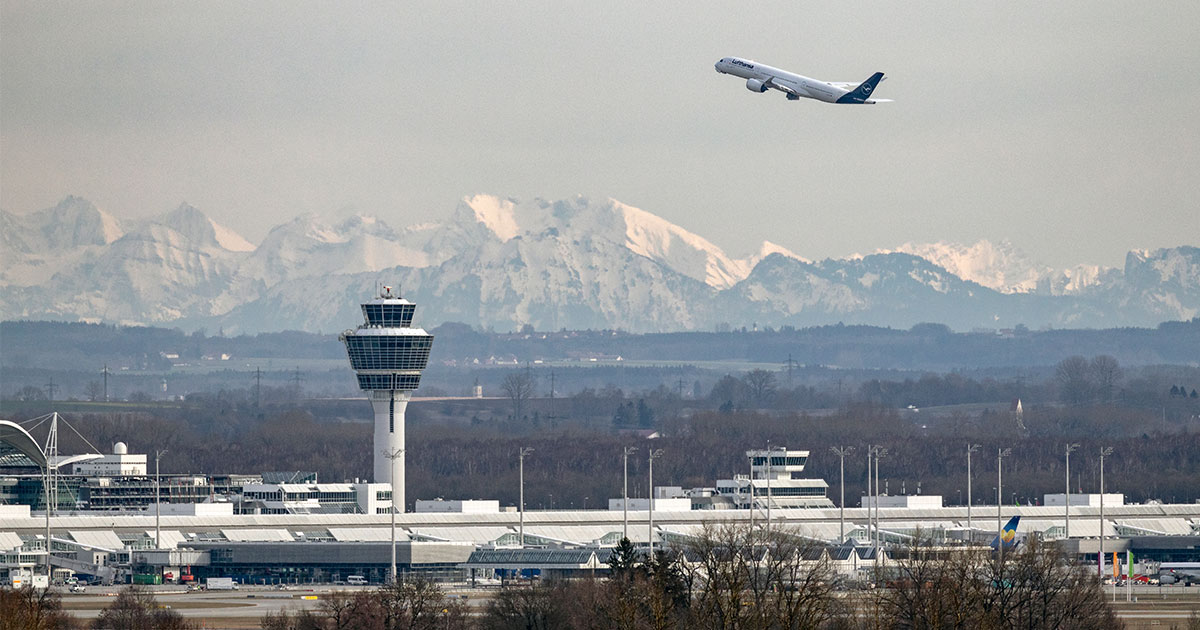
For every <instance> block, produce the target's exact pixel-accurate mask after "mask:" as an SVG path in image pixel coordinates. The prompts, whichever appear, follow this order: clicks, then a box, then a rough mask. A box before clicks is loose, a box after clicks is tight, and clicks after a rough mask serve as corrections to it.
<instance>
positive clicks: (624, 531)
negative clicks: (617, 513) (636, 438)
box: [621, 446, 637, 540]
mask: <svg viewBox="0 0 1200 630" xmlns="http://www.w3.org/2000/svg"><path fill="white" fill-rule="evenodd" d="M636 452H637V447H636V446H626V447H625V448H624V450H623V451H622V457H623V458H624V460H625V485H624V490H622V492H621V510H622V511H623V512H624V514H623V515H622V516H623V521H622V522H623V523H624V525H623V526H622V528H621V536H622V537H624V538H625V539H626V540H628V539H629V456H630V455H633V454H634V453H636Z"/></svg>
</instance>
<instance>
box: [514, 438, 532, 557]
mask: <svg viewBox="0 0 1200 630" xmlns="http://www.w3.org/2000/svg"><path fill="white" fill-rule="evenodd" d="M532 452H533V447H532V446H522V447H521V448H520V449H518V450H517V459H518V460H519V462H518V468H519V473H518V482H519V483H520V485H521V489H520V498H519V500H520V505H519V506H518V507H517V512H518V513H519V514H520V515H521V543H520V544H521V548H522V549H524V548H525V456H526V455H529V454H530V453H532Z"/></svg>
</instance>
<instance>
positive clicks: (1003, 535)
mask: <svg viewBox="0 0 1200 630" xmlns="http://www.w3.org/2000/svg"><path fill="white" fill-rule="evenodd" d="M1019 522H1021V515H1020V514H1018V515H1016V516H1014V517H1012V518H1011V519H1009V520H1008V523H1005V525H1004V529H1002V530H1000V535H999V536H996V537H995V538H993V539H992V549H999V548H1000V541H1001V540H1003V541H1004V548H1005V549H1012V548H1013V547H1016V546H1017V545H1018V544H1020V542H1021V541H1019V540H1017V523H1019Z"/></svg>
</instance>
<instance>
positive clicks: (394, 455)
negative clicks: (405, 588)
mask: <svg viewBox="0 0 1200 630" xmlns="http://www.w3.org/2000/svg"><path fill="white" fill-rule="evenodd" d="M403 454H404V449H402V448H398V449H395V450H391V451H385V452H384V454H383V456H384V457H386V458H387V459H388V461H389V462H391V464H392V479H395V478H396V470H395V469H396V460H398V459H400V456H401V455H403ZM391 496H392V500H391V501H390V505H389V507H388V512H390V513H391V517H392V533H391V536H392V573H391V579H392V584H395V583H396V578H397V575H396V488H395V486H393V487H392V493H391Z"/></svg>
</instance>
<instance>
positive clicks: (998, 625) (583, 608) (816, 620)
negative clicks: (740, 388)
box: [260, 525, 1120, 630]
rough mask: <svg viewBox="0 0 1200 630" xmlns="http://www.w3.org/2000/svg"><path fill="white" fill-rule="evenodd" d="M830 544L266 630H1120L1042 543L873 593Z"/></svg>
mask: <svg viewBox="0 0 1200 630" xmlns="http://www.w3.org/2000/svg"><path fill="white" fill-rule="evenodd" d="M827 551H829V550H828V549H826V548H825V547H823V546H822V545H820V544H818V543H815V542H812V541H811V540H808V539H805V538H802V537H800V536H797V535H794V534H793V533H792V532H789V531H786V530H782V531H781V530H775V531H771V532H766V531H764V530H763V529H761V528H760V529H751V528H748V527H745V526H738V525H716V526H710V527H708V528H706V529H705V530H703V531H702V532H700V533H699V534H698V535H697V536H696V537H695V539H693V540H692V541H690V542H688V543H686V544H682V545H679V546H673V547H670V548H668V549H666V550H661V551H659V552H657V553H656V554H655V555H654V556H653V557H647V556H646V555H645V554H640V553H639V552H638V551H636V550H635V549H634V548H633V546H632V545H631V544H630V543H629V541H628V540H623V541H622V542H621V544H620V546H618V547H617V549H616V550H615V551H614V553H613V555H612V558H611V560H610V563H609V567H610V570H609V576H608V578H607V579H596V578H586V579H580V580H572V581H565V580H542V581H537V582H534V583H533V584H530V585H518V586H509V587H506V588H504V589H502V590H501V591H500V592H498V593H497V594H496V595H495V596H494V597H492V598H491V599H490V600H488V602H487V603H486V604H485V605H484V606H483V607H482V609H481V610H477V611H475V614H473V615H470V614H467V613H468V609H467V608H466V607H465V606H464V605H463V604H462V603H461V602H460V601H459V600H455V599H452V598H449V597H447V596H446V594H445V592H444V591H442V590H441V589H440V588H438V587H437V586H436V585H435V584H433V583H431V582H429V581H427V580H425V579H423V578H419V577H417V578H409V579H406V580H404V581H402V582H400V583H397V584H393V585H388V586H385V587H383V588H381V589H378V590H376V591H367V592H359V593H355V594H352V595H351V594H345V593H334V594H332V595H330V596H329V597H327V598H325V599H323V600H322V601H321V603H320V604H319V606H318V608H317V609H316V610H302V611H299V612H294V613H290V612H283V613H278V614H268V615H266V616H264V617H263V618H262V620H261V624H260V625H261V627H262V628H264V629H266V630H349V629H351V628H353V629H356V630H391V629H393V628H406V629H412V630H434V629H438V628H447V629H458V630H465V629H467V628H478V629H480V630H607V629H610V628H621V629H631V630H642V629H646V630H675V629H685V628H686V629H696V630H708V629H712V630H717V629H722V630H725V629H736V630H776V629H808V628H811V629H820V628H827V629H830V630H858V629H861V630H868V629H877V628H929V629H934V628H939V629H940V628H947V629H949V628H964V629H965V628H972V629H975V628H984V629H997V630H999V629H1014V630H1015V629H1017V628H1022V629H1025V630H1031V629H1042V628H1047V629H1049V628H1055V629H1062V630H1102V629H1108V628H1119V627H1120V623H1119V622H1118V621H1117V619H1116V618H1115V616H1114V615H1113V612H1112V610H1111V608H1110V607H1109V606H1108V604H1107V602H1106V601H1105V599H1104V596H1103V593H1102V591H1101V589H1100V585H1099V582H1098V581H1097V578H1096V577H1095V575H1094V574H1093V573H1092V571H1091V570H1090V568H1087V567H1082V566H1077V565H1073V564H1071V563H1070V562H1069V561H1068V560H1067V558H1066V557H1065V556H1063V555H1062V554H1061V553H1060V552H1059V550H1058V549H1057V548H1056V547H1054V546H1052V545H1048V544H1043V543H1041V542H1038V541H1036V540H1033V541H1030V543H1029V544H1027V545H1025V546H1024V547H1022V548H1021V549H1020V550H1019V551H1016V552H1013V553H1009V554H1005V556H1004V557H1002V558H999V559H998V558H995V557H994V556H993V555H992V554H991V553H988V552H984V551H979V550H967V549H962V548H957V549H947V548H937V547H933V546H930V545H928V544H926V543H924V542H922V541H920V540H919V539H918V540H916V541H914V542H913V543H912V544H911V546H910V547H908V548H907V549H903V550H900V551H899V552H898V553H897V555H898V556H899V557H898V558H897V559H895V560H891V561H889V562H888V563H887V564H885V565H883V566H882V567H880V568H878V569H876V571H875V572H873V579H874V581H875V583H876V584H877V585H878V586H880V587H881V588H876V589H873V590H847V589H844V588H842V586H843V584H844V583H845V576H840V575H838V574H837V573H835V571H834V569H833V567H832V565H831V562H830V560H829V555H828V554H827V553H826V552H827Z"/></svg>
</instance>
